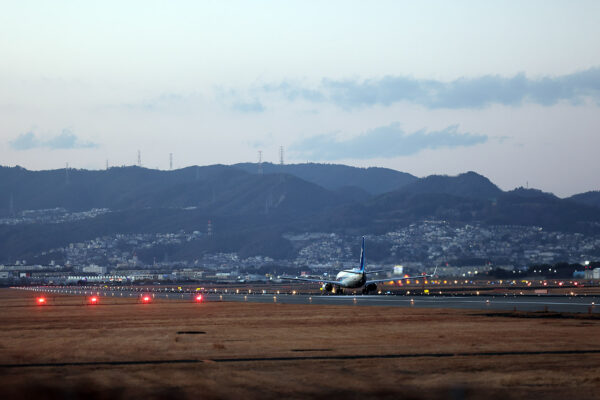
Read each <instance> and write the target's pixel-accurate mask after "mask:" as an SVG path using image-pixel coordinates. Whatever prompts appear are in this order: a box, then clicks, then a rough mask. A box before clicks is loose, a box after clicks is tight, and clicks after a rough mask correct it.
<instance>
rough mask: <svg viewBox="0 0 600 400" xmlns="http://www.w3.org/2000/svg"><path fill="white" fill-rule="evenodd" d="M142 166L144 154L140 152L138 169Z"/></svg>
mask: <svg viewBox="0 0 600 400" xmlns="http://www.w3.org/2000/svg"><path fill="white" fill-rule="evenodd" d="M141 166H142V152H141V151H139V150H138V167H141Z"/></svg>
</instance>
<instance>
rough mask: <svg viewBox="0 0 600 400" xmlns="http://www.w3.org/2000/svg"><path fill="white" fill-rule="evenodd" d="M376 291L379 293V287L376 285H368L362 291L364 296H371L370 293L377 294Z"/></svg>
mask: <svg viewBox="0 0 600 400" xmlns="http://www.w3.org/2000/svg"><path fill="white" fill-rule="evenodd" d="M375 291H377V285H376V284H374V283H371V284H369V285H366V286H365V287H364V288H363V290H362V292H363V294H369V293H371V292H375Z"/></svg>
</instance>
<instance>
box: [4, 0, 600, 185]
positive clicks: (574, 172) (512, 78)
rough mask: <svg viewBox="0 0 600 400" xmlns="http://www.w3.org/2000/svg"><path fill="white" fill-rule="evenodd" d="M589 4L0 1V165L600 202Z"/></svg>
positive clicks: (596, 43) (599, 54) (597, 10)
mask: <svg viewBox="0 0 600 400" xmlns="http://www.w3.org/2000/svg"><path fill="white" fill-rule="evenodd" d="M599 20H600V2H598V1H548V0H546V1H533V0H531V1H527V2H523V1H508V0H507V1H452V2H448V1H419V2H414V1H369V2H367V1H349V0H344V1H336V0H331V1H326V2H324V1H310V0H303V1H292V0H291V1H252V2H250V1H225V0H223V1H208V0H207V1H177V0H172V1H149V0H145V1H133V0H132V1H110V0H108V1H102V2H91V1H88V2H82V1H61V0H55V1H52V2H48V1H27V0H21V1H6V2H2V13H0V164H1V165H7V166H14V165H20V166H22V167H25V168H28V169H33V170H41V169H56V168H64V167H65V165H66V164H67V163H68V164H69V166H70V167H72V168H85V169H103V168H105V167H106V165H107V164H108V165H109V166H120V165H132V164H136V163H137V156H138V150H139V151H140V154H141V162H142V165H143V166H145V167H148V168H160V169H168V168H169V154H171V153H172V154H173V166H174V168H182V167H186V166H189V165H210V164H234V163H238V162H256V161H257V160H258V151H259V150H260V151H262V159H263V161H268V162H279V150H280V147H281V146H283V149H284V162H285V163H304V162H324V163H343V164H348V165H353V166H358V167H370V166H378V167H386V168H393V169H396V170H399V171H404V172H408V173H411V174H413V175H416V176H419V177H423V176H427V175H430V174H446V175H456V174H459V173H462V172H466V171H476V172H478V173H480V174H482V175H485V176H487V177H488V178H489V179H490V180H492V182H494V183H496V184H497V185H498V186H499V187H500V188H502V189H504V190H511V189H513V188H515V187H519V186H524V187H527V186H528V187H534V188H538V189H541V190H544V191H548V192H553V193H555V194H557V195H558V196H561V197H566V196H570V195H572V194H575V193H580V192H585V191H589V190H599V189H600V174H599V173H598V172H599V171H600V168H599V163H598V155H597V154H598V149H600V39H598V38H600V24H598V23H597V21H599Z"/></svg>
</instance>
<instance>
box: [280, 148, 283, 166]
mask: <svg viewBox="0 0 600 400" xmlns="http://www.w3.org/2000/svg"><path fill="white" fill-rule="evenodd" d="M279 165H283V146H279Z"/></svg>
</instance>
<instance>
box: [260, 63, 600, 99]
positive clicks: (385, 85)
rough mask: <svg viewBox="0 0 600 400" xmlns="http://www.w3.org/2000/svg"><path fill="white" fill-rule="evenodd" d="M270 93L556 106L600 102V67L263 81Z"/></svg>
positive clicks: (324, 97)
mask: <svg viewBox="0 0 600 400" xmlns="http://www.w3.org/2000/svg"><path fill="white" fill-rule="evenodd" d="M261 89H262V91H263V92H265V93H279V94H280V95H281V96H282V97H283V98H285V99H286V100H288V101H296V100H304V101H308V102H313V103H316V102H329V103H332V104H335V105H337V106H339V107H341V108H344V109H354V108H360V107H369V106H375V105H383V106H389V105H392V104H394V103H399V102H409V103H413V104H418V105H421V106H424V107H427V108H430V109H436V108H450V109H459V108H483V107H487V106H490V105H492V104H501V105H506V106H519V105H521V104H523V103H534V104H540V105H543V106H551V105H553V104H556V103H558V102H560V101H567V102H570V103H572V104H578V103H581V102H582V101H583V100H584V99H586V98H591V99H593V100H595V101H596V102H597V103H598V104H600V68H598V67H596V68H590V69H588V70H585V71H580V72H575V73H572V74H568V75H562V76H558V77H543V78H539V79H530V78H528V77H527V76H526V75H525V74H517V75H515V76H513V77H503V76H500V75H486V76H482V77H477V78H460V79H456V80H453V81H450V82H444V81H438V80H427V79H415V78H411V77H406V76H385V77H383V78H380V79H366V80H358V79H346V80H336V79H323V80H322V81H321V83H320V84H319V85H317V87H315V88H307V87H304V86H303V85H302V84H297V83H292V82H284V83H281V84H279V85H263V86H262V87H261Z"/></svg>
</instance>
